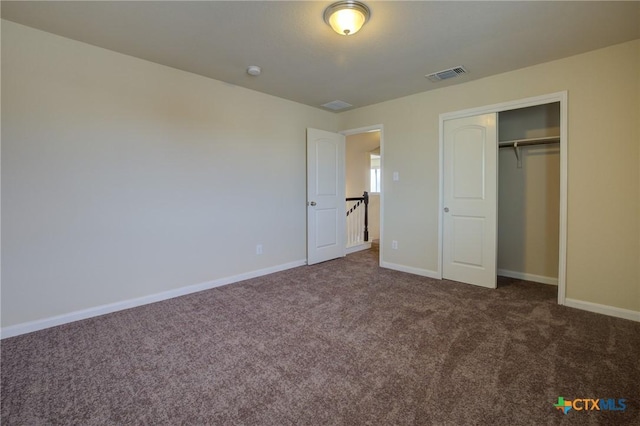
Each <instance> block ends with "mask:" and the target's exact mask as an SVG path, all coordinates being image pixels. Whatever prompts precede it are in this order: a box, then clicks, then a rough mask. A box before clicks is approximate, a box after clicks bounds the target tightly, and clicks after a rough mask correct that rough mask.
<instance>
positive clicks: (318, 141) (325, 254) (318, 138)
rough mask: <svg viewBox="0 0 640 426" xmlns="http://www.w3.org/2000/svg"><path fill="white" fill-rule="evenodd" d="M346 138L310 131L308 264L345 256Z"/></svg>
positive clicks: (308, 161) (308, 140)
mask: <svg viewBox="0 0 640 426" xmlns="http://www.w3.org/2000/svg"><path fill="white" fill-rule="evenodd" d="M344 167H345V137H344V136H343V135H340V134H337V133H331V132H325V131H323V130H316V129H307V264H309V265H313V264H314V263H319V262H324V261H326V260H331V259H335V258H338V257H343V256H345V247H346V235H345V226H346V225H345V224H346V211H345V176H344V173H345V171H344Z"/></svg>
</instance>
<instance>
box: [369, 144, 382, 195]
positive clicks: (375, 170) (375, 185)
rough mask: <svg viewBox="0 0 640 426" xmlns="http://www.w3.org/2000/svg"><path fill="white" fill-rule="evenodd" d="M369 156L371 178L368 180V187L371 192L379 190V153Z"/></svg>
mask: <svg viewBox="0 0 640 426" xmlns="http://www.w3.org/2000/svg"><path fill="white" fill-rule="evenodd" d="M370 156H371V178H370V180H369V182H370V185H369V189H370V192H372V193H379V192H380V155H379V154H370Z"/></svg>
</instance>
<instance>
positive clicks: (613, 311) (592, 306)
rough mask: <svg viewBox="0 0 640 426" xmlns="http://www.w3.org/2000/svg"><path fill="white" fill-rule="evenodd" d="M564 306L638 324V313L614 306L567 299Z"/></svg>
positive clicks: (639, 318) (639, 317) (639, 314)
mask: <svg viewBox="0 0 640 426" xmlns="http://www.w3.org/2000/svg"><path fill="white" fill-rule="evenodd" d="M564 305H565V306H568V307H569V308H575V309H582V310H583V311H589V312H595V313H597V314H603V315H609V316H611V317H616V318H623V319H628V320H631V321H637V322H640V312H638V311H632V310H630V309H622V308H616V307H614V306H607V305H600V304H598V303H592V302H585V301H582V300H576V299H568V298H567V299H564Z"/></svg>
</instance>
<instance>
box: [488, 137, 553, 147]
mask: <svg viewBox="0 0 640 426" xmlns="http://www.w3.org/2000/svg"><path fill="white" fill-rule="evenodd" d="M558 142H560V136H548V137H544V138H530V139H514V140H510V141H501V142H499V143H498V146H499V147H500V148H504V147H507V146H509V147H512V148H513V147H514V146H527V145H546V144H551V143H558ZM516 144H517V145H516Z"/></svg>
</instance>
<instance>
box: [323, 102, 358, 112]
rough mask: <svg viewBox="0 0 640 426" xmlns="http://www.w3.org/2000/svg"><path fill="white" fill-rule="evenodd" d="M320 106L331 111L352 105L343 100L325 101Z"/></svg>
mask: <svg viewBox="0 0 640 426" xmlns="http://www.w3.org/2000/svg"><path fill="white" fill-rule="evenodd" d="M322 106H323V107H325V108H327V109H330V110H332V111H338V110H341V109H345V108H349V107H352V106H353V105H351V104H348V103H346V102H345V101H331V102H327V103H326V104H324V105H322Z"/></svg>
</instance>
